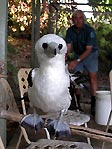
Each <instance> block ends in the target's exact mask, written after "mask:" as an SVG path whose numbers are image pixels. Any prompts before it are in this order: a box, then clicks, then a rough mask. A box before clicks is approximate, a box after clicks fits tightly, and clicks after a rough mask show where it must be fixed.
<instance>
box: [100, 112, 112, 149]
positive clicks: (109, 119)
mask: <svg viewBox="0 0 112 149" xmlns="http://www.w3.org/2000/svg"><path fill="white" fill-rule="evenodd" d="M111 118H112V110H111V111H110V114H109V118H108V121H107V127H106V131H105V132H108V129H109V125H110V121H111ZM104 146H105V142H104V141H103V143H102V149H104Z"/></svg>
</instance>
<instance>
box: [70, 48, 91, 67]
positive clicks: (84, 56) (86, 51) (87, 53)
mask: <svg viewBox="0 0 112 149" xmlns="http://www.w3.org/2000/svg"><path fill="white" fill-rule="evenodd" d="M91 51H92V46H86V50H85V52H84V53H83V54H81V55H80V56H79V58H78V59H79V60H80V61H82V60H84V59H85V58H86V57H87V56H88V55H89V54H90V53H91ZM78 63H79V61H78V60H73V61H71V62H70V63H69V65H68V69H69V70H72V69H74V68H75V67H76V66H77V64H78Z"/></svg>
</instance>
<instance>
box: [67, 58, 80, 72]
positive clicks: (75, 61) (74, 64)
mask: <svg viewBox="0 0 112 149" xmlns="http://www.w3.org/2000/svg"><path fill="white" fill-rule="evenodd" d="M77 64H78V62H77V60H73V61H71V62H70V63H69V64H68V70H73V69H74V68H75V67H76V66H77Z"/></svg>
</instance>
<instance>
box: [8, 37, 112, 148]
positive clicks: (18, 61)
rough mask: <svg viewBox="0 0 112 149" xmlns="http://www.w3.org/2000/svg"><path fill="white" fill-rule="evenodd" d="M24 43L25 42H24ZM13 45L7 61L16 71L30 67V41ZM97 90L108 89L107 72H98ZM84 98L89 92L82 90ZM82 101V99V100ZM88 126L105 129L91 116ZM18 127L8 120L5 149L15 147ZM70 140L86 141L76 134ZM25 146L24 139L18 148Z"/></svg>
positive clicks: (96, 145) (97, 145) (96, 144)
mask: <svg viewBox="0 0 112 149" xmlns="http://www.w3.org/2000/svg"><path fill="white" fill-rule="evenodd" d="M24 43H26V44H24ZM13 44H14V43H13ZM15 46H18V49H19V50H18V52H17V54H16V55H13V54H11V53H9V54H8V62H9V63H11V64H12V65H14V66H15V67H16V69H17V71H18V70H19V69H20V68H22V67H30V62H31V44H30V41H27V40H23V39H21V40H17V41H16V43H15ZM13 74H15V73H12V72H11V70H8V76H9V77H8V80H9V83H10V85H11V86H12V89H13V92H14V95H15V98H16V100H17V101H16V102H17V103H18V106H19V108H20V109H21V105H20V102H19V98H20V93H19V89H18V84H16V83H15V81H14V77H13ZM98 90H110V87H109V77H108V74H104V73H98ZM84 99H85V100H86V101H88V100H90V98H89V94H88V93H87V92H86V93H85V92H84ZM82 102H83V101H82ZM88 107H89V108H90V104H89V102H88V104H87V109H86V110H87V111H86V112H87V113H88V112H89V114H90V109H89V111H88ZM88 125H89V127H91V128H95V129H98V130H105V126H101V125H98V124H96V122H95V120H94V117H91V121H90V122H89V123H88ZM19 133H20V129H19V128H18V123H13V122H8V126H7V140H8V144H7V149H15V147H14V145H15V144H16V142H17V139H18V137H19ZM70 140H72V141H73V140H74V141H84V142H86V138H85V137H80V136H79V137H76V136H71V138H70ZM101 144H102V141H99V140H96V139H92V145H93V147H94V149H101ZM26 147H27V144H26V143H25V141H24V139H23V141H22V144H21V146H20V149H25V148H26ZM105 149H112V144H110V143H106V145H105Z"/></svg>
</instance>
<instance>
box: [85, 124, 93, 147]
mask: <svg viewBox="0 0 112 149" xmlns="http://www.w3.org/2000/svg"><path fill="white" fill-rule="evenodd" d="M84 125H85V127H86V128H87V127H88V126H87V123H85V124H84ZM87 142H88V144H90V145H91V140H90V138H89V137H87Z"/></svg>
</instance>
